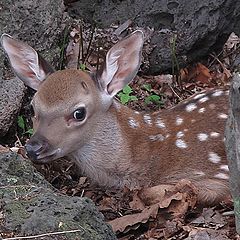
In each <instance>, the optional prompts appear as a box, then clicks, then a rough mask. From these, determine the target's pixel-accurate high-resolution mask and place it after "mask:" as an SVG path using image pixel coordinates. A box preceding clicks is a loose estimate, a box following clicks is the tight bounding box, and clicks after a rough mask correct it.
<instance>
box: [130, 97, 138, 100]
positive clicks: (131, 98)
mask: <svg viewBox="0 0 240 240" xmlns="http://www.w3.org/2000/svg"><path fill="white" fill-rule="evenodd" d="M129 97H130V100H131V101H136V100H138V98H137V97H136V96H129Z"/></svg>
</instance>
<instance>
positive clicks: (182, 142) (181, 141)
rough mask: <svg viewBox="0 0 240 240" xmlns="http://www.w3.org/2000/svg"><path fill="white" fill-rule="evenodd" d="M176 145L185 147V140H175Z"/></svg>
mask: <svg viewBox="0 0 240 240" xmlns="http://www.w3.org/2000/svg"><path fill="white" fill-rule="evenodd" d="M176 146H177V147H179V148H187V144H186V142H185V141H184V140H182V139H177V140H176Z"/></svg>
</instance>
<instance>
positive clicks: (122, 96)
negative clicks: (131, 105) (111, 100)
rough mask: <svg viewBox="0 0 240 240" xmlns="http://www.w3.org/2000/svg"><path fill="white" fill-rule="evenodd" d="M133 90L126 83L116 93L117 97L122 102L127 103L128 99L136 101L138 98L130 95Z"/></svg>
mask: <svg viewBox="0 0 240 240" xmlns="http://www.w3.org/2000/svg"><path fill="white" fill-rule="evenodd" d="M132 92H133V90H132V88H131V87H130V86H128V85H126V86H125V87H124V88H123V90H122V91H121V92H120V93H118V97H119V98H120V101H121V103H122V104H127V103H128V102H130V101H136V100H138V98H137V97H136V96H132V95H130V94H131V93H132Z"/></svg>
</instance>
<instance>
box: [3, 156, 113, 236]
mask: <svg viewBox="0 0 240 240" xmlns="http://www.w3.org/2000/svg"><path fill="white" fill-rule="evenodd" d="M0 162H1V168H0V195H1V197H2V199H1V211H2V216H4V229H5V231H7V232H14V233H15V235H18V236H28V235H36V234H46V233H52V232H62V231H65V232H66V233H64V234H57V235H51V234H47V236H48V239H86V240H91V239H92V240H97V239H99V240H100V239H106V240H111V239H116V237H115V235H114V233H113V231H112V229H111V227H110V225H108V224H107V223H105V222H104V218H103V215H102V214H101V213H99V212H98V211H97V209H96V207H95V206H94V204H93V203H92V201H91V200H90V199H87V198H80V197H69V196H65V195H62V194H61V193H59V192H57V191H56V190H55V189H53V187H52V186H51V185H50V184H49V183H48V182H47V181H46V180H44V178H43V177H42V176H41V175H40V174H39V173H38V172H37V171H36V170H35V168H34V167H33V166H32V165H31V163H30V162H29V161H28V160H26V159H23V158H22V157H20V156H19V155H16V154H15V153H10V152H7V153H1V154H0ZM2 228H3V227H2ZM71 230H77V231H76V232H74V231H73V232H68V231H71ZM67 232H68V233H67Z"/></svg>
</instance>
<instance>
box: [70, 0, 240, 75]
mask: <svg viewBox="0 0 240 240" xmlns="http://www.w3.org/2000/svg"><path fill="white" fill-rule="evenodd" d="M68 12H69V14H70V15H71V16H72V17H75V18H79V17H82V18H83V19H84V20H87V21H89V22H96V23H97V24H98V25H99V26H101V27H109V26H110V25H111V24H112V23H114V24H122V23H124V22H125V21H126V20H128V19H131V20H133V23H134V24H135V25H137V26H140V27H143V28H147V27H150V28H154V32H153V35H152V37H151V38H150V39H151V46H152V48H153V51H152V52H151V54H150V56H149V62H150V64H149V66H148V67H147V68H144V69H145V71H146V72H147V73H150V74H157V73H159V72H163V71H168V72H170V73H171V68H172V60H171V59H172V57H173V55H175V54H176V55H177V59H178V60H177V61H178V64H179V65H180V66H184V65H186V64H187V63H189V62H192V61H197V60H198V59H199V58H201V57H203V56H206V55H207V54H208V53H209V52H212V51H213V50H217V49H220V50H222V47H223V43H224V42H225V41H226V39H227V37H228V35H229V34H230V33H231V32H232V31H235V33H236V34H239V33H240V1H234V0H213V1H208V0H202V1H198V0H193V1H187V0H160V1H155V0H148V1H146V0H138V1H132V0H110V1H109V0H101V1H98V2H97V3H96V1H94V0H90V1H77V2H75V3H72V4H71V5H70V7H69V9H68ZM174 38H176V51H175V50H172V48H171V47H170V45H171V44H170V42H171V41H172V39H174ZM146 62H148V61H146Z"/></svg>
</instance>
